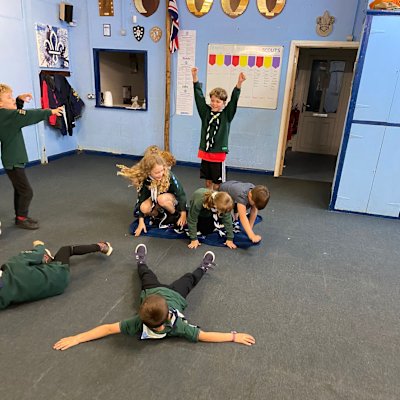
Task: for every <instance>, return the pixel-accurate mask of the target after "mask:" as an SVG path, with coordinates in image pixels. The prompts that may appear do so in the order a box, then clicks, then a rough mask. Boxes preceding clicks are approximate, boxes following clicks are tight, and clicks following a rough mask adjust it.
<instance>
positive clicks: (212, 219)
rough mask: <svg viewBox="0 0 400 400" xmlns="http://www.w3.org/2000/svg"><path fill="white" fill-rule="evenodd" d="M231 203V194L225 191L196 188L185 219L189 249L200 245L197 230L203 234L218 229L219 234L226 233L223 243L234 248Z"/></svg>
mask: <svg viewBox="0 0 400 400" xmlns="http://www.w3.org/2000/svg"><path fill="white" fill-rule="evenodd" d="M233 205H234V203H233V200H232V198H231V196H229V194H228V193H226V192H214V191H212V190H208V189H206V188H200V189H197V190H196V191H195V192H194V193H193V195H192V199H191V201H190V209H189V214H188V219H187V222H188V228H189V237H190V243H189V245H188V247H189V249H196V248H197V247H198V246H200V242H199V241H198V239H197V232H198V231H200V232H201V233H202V234H203V235H208V234H209V233H212V232H214V231H218V232H219V233H220V235H226V242H225V245H226V246H228V247H229V248H230V249H236V245H235V243H233V237H234V235H233V225H232V216H231V211H232V209H233ZM224 228H225V232H224V231H223V229H224Z"/></svg>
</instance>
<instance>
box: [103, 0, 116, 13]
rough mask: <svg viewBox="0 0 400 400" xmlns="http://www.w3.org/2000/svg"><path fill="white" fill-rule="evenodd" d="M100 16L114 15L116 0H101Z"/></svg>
mask: <svg viewBox="0 0 400 400" xmlns="http://www.w3.org/2000/svg"><path fill="white" fill-rule="evenodd" d="M99 14H100V17H113V16H114V0H99Z"/></svg>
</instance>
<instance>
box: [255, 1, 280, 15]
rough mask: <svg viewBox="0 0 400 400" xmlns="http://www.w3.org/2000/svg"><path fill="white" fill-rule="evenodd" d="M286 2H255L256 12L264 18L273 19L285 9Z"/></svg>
mask: <svg viewBox="0 0 400 400" xmlns="http://www.w3.org/2000/svg"><path fill="white" fill-rule="evenodd" d="M285 4H286V0H257V8H258V11H260V13H261V14H262V15H264V17H266V18H274V17H276V16H277V15H278V14H280V13H281V12H282V10H283V7H285Z"/></svg>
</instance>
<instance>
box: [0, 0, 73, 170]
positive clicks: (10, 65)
mask: <svg viewBox="0 0 400 400" xmlns="http://www.w3.org/2000/svg"><path fill="white" fill-rule="evenodd" d="M36 22H41V23H45V24H53V25H57V26H59V25H60V24H59V20H58V1H56V0H53V1H50V0H48V1H24V2H23V7H22V2H21V0H13V1H7V0H0V49H1V59H2V61H1V63H0V81H1V82H3V83H7V84H8V85H10V86H11V87H12V88H13V90H14V95H15V96H17V95H18V94H20V93H25V92H31V93H32V94H33V100H32V101H31V102H30V103H29V104H26V106H25V108H27V109H29V108H40V107H41V105H40V85H39V66H38V61H37V53H36V37H35V31H34V25H35V23H36ZM74 65H75V64H74V63H73V66H74ZM78 131H79V124H78V129H77V130H76V133H78ZM23 132H24V137H25V143H26V147H27V150H28V156H29V160H30V161H33V160H40V159H41V158H42V149H43V147H44V148H45V149H46V154H47V156H52V155H54V154H59V153H64V152H67V151H70V150H73V149H76V147H77V140H76V138H77V136H73V137H62V136H61V134H60V133H59V132H58V131H56V130H54V129H51V128H49V127H48V126H46V125H45V124H44V123H43V122H42V123H40V124H38V125H35V126H30V127H27V128H24V130H23ZM0 166H1V163H0Z"/></svg>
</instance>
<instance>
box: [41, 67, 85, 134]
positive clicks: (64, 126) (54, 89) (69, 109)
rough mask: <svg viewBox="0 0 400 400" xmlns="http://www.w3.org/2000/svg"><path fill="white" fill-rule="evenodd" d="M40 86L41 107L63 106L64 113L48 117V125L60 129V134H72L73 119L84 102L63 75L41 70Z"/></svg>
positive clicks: (76, 116)
mask: <svg viewBox="0 0 400 400" xmlns="http://www.w3.org/2000/svg"><path fill="white" fill-rule="evenodd" d="M40 87H41V93H42V107H43V108H57V107H60V106H64V107H65V114H64V115H62V116H61V117H56V118H54V117H55V116H53V118H52V117H50V118H49V123H50V125H52V126H54V127H56V128H58V129H60V131H61V134H62V135H67V134H69V135H70V136H72V132H73V128H74V127H75V120H76V119H78V118H79V117H80V116H81V115H82V110H83V107H84V106H85V104H84V102H83V101H82V99H81V98H80V97H79V95H78V93H76V92H75V90H74V89H73V88H72V87H71V85H70V84H69V83H68V81H67V79H66V78H65V76H62V75H50V74H49V73H47V72H46V73H43V72H41V73H40Z"/></svg>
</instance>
